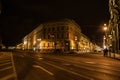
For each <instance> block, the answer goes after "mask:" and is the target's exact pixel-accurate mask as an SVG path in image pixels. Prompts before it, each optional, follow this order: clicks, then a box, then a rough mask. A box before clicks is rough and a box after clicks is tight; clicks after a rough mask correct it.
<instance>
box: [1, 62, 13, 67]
mask: <svg viewBox="0 0 120 80" xmlns="http://www.w3.org/2000/svg"><path fill="white" fill-rule="evenodd" d="M7 64H11V62H8V63H4V64H0V66H4V65H7Z"/></svg>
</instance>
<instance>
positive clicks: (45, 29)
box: [43, 26, 68, 31]
mask: <svg viewBox="0 0 120 80" xmlns="http://www.w3.org/2000/svg"><path fill="white" fill-rule="evenodd" d="M43 30H44V31H63V30H68V26H56V27H47V28H44V29H43Z"/></svg>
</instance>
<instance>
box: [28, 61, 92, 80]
mask: <svg viewBox="0 0 120 80" xmlns="http://www.w3.org/2000/svg"><path fill="white" fill-rule="evenodd" d="M35 69H36V71H34V70H35ZM36 73H39V76H36V75H38V74H36ZM29 74H36V75H34V76H33V77H35V78H36V77H37V79H36V80H39V79H43V80H46V79H47V80H48V79H49V80H62V79H63V80H89V79H90V78H88V77H86V76H84V75H80V74H78V73H75V72H73V71H70V70H67V69H65V68H62V67H59V66H57V65H55V64H52V63H50V62H48V61H46V60H39V61H35V64H34V65H33V69H32V71H31V72H30V73H29ZM27 79H28V80H33V78H32V79H31V78H29V75H28V77H27ZM27 79H26V80H27Z"/></svg>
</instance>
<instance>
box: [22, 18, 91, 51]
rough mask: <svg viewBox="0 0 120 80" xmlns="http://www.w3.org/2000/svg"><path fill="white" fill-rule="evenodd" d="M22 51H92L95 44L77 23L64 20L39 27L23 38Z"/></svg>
mask: <svg viewBox="0 0 120 80" xmlns="http://www.w3.org/2000/svg"><path fill="white" fill-rule="evenodd" d="M22 49H32V50H40V51H51V50H58V49H59V50H61V51H70V50H76V51H92V50H93V44H92V43H91V41H90V40H89V38H88V37H87V36H85V35H84V34H83V33H82V32H81V28H80V26H79V25H78V24H77V23H76V22H75V21H73V20H70V19H63V20H58V21H51V22H46V23H43V24H41V25H39V26H38V27H37V28H36V29H34V30H33V31H32V32H31V33H29V34H28V35H26V36H25V37H24V38H23V45H22Z"/></svg>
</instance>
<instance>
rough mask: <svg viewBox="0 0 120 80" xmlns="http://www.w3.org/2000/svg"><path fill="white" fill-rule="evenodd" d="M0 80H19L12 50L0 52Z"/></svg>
mask: <svg viewBox="0 0 120 80" xmlns="http://www.w3.org/2000/svg"><path fill="white" fill-rule="evenodd" d="M0 80H17V75H16V71H15V66H14V61H13V56H12V53H11V52H0Z"/></svg>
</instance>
